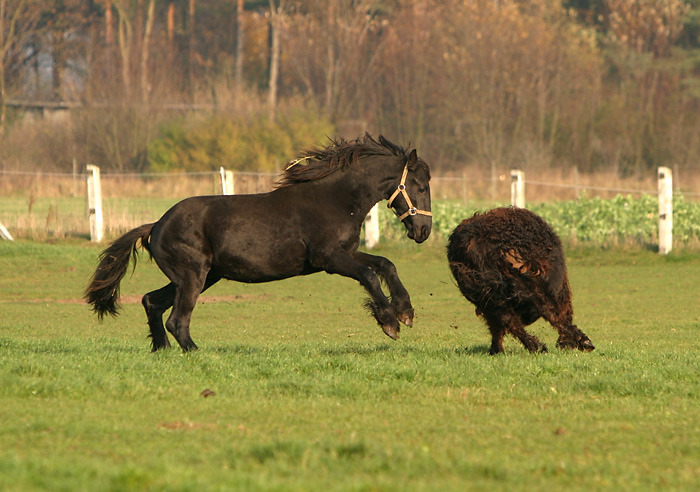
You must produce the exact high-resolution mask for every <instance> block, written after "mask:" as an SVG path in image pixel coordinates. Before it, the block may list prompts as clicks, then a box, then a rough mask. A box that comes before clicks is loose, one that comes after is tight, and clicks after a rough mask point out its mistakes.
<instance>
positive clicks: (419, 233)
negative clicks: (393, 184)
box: [387, 149, 433, 243]
mask: <svg viewBox="0 0 700 492" xmlns="http://www.w3.org/2000/svg"><path fill="white" fill-rule="evenodd" d="M387 206H388V207H389V208H392V209H394V212H395V213H396V215H398V216H399V219H400V220H401V221H403V223H404V226H406V230H407V231H408V237H410V238H411V239H413V240H414V241H415V242H417V243H422V242H423V241H425V240H426V239H428V236H430V231H431V229H432V226H433V214H432V213H431V211H430V169H429V168H428V165H427V164H426V163H425V161H423V160H422V159H420V158H419V157H418V154H417V153H416V150H415V149H413V150H412V151H411V152H410V153H409V155H408V159H407V160H406V164H405V166H404V168H403V172H402V174H401V181H400V182H399V184H398V186H397V188H396V190H395V191H394V193H393V194H392V195H391V196H390V197H389V203H388V204H387Z"/></svg>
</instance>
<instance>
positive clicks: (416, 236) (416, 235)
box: [408, 225, 432, 244]
mask: <svg viewBox="0 0 700 492" xmlns="http://www.w3.org/2000/svg"><path fill="white" fill-rule="evenodd" d="M431 229H432V227H431V225H422V226H414V227H411V228H410V229H409V230H408V237H409V238H411V239H413V240H414V241H415V242H417V243H418V244H420V243H422V242H423V241H425V240H426V239H428V238H429V237H430V230H431Z"/></svg>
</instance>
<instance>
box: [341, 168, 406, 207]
mask: <svg viewBox="0 0 700 492" xmlns="http://www.w3.org/2000/svg"><path fill="white" fill-rule="evenodd" d="M387 159H391V160H390V161H385V160H383V159H382V160H381V161H380V160H378V159H377V160H376V162H373V163H372V164H371V165H368V166H367V168H365V169H363V170H349V171H347V172H345V173H344V176H343V177H342V178H341V179H339V180H338V182H337V183H335V185H336V186H338V187H339V188H338V191H340V189H342V190H344V191H345V192H348V191H349V192H350V194H351V196H352V197H353V204H354V206H356V207H357V211H358V212H359V213H361V214H363V217H364V215H366V214H367V213H369V211H370V209H371V208H372V207H373V206H374V205H375V204H376V203H377V202H379V201H381V200H386V199H388V198H389V196H390V195H391V194H392V193H393V192H394V190H395V189H396V187H397V186H398V185H399V181H401V173H402V172H403V167H401V168H398V166H399V165H400V163H399V164H397V163H396V162H395V161H396V158H388V157H387ZM397 169H398V171H397Z"/></svg>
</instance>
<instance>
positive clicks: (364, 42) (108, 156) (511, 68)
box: [0, 0, 700, 176]
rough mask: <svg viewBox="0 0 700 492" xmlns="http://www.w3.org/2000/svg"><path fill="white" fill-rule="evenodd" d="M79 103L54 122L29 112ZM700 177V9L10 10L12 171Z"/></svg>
mask: <svg viewBox="0 0 700 492" xmlns="http://www.w3.org/2000/svg"><path fill="white" fill-rule="evenodd" d="M57 101H63V102H71V103H79V104H71V108H70V109H69V110H68V111H62V112H57V113H55V114H54V116H53V117H51V118H30V117H29V116H30V115H31V113H28V111H27V108H26V103H27V102H30V103H32V104H36V103H37V102H40V103H46V102H57ZM365 130H369V131H370V132H372V133H384V134H385V135H387V136H388V137H389V138H391V139H393V140H395V141H397V142H399V143H401V144H408V143H409V142H410V143H411V145H414V146H416V147H418V148H419V150H420V151H421V154H422V155H423V156H424V157H425V158H426V159H429V160H430V162H431V163H432V164H433V167H434V168H436V169H437V170H439V171H440V172H449V171H452V170H459V171H461V170H462V169H464V168H465V167H468V166H478V167H482V168H484V169H489V168H490V169H495V168H496V167H499V168H503V167H506V168H507V167H511V166H512V167H519V168H521V169H526V170H527V169H539V170H542V169H550V168H562V169H566V168H571V167H573V166H576V167H577V168H578V169H579V170H580V171H582V172H594V171H596V170H600V169H605V170H610V169H614V170H615V171H616V172H617V173H618V174H619V175H626V176H628V175H633V174H637V173H648V172H649V171H650V170H651V169H654V168H655V167H656V166H658V165H671V166H675V167H676V168H680V169H690V168H693V167H696V168H697V166H698V164H700V0H686V1H682V0H564V1H563V3H560V2H558V1H556V0H555V1H549V0H521V1H514V0H471V1H463V0H377V1H369V0H279V1H275V2H273V1H270V0H268V1H243V0H0V169H6V170H18V169H21V170H29V169H42V170H68V169H71V167H72V165H73V162H74V160H75V161H77V162H81V163H84V162H92V163H96V164H99V165H100V166H102V167H103V168H104V169H106V170H111V171H143V170H176V169H182V170H190V171H193V170H211V169H218V167H219V166H221V165H224V166H227V167H229V168H231V169H247V170H252V169H254V170H274V169H278V168H279V166H281V165H282V164H283V163H284V162H285V161H286V160H288V159H290V158H292V157H293V156H294V154H295V153H296V152H297V151H298V150H299V149H300V148H301V147H306V146H309V145H316V144H323V143H324V138H325V136H326V135H328V136H334V135H336V134H340V135H342V136H345V137H347V138H354V137H355V136H357V135H359V134H360V133H362V132H364V131H365Z"/></svg>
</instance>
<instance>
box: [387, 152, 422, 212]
mask: <svg viewBox="0 0 700 492" xmlns="http://www.w3.org/2000/svg"><path fill="white" fill-rule="evenodd" d="M406 176H408V163H406V165H405V166H404V168H403V174H402V175H401V182H400V183H399V186H397V187H396V190H394V193H392V194H391V196H390V197H389V203H387V205H386V206H387V207H388V208H393V203H394V200H396V197H397V196H399V194H401V195H403V198H404V200H406V205H408V210H406V212H404V213H403V214H402V215H399V213H398V212H397V211H396V210H394V213H395V214H396V215H398V216H399V220H401V221H403V220H404V219H405V218H406V217H408V216H409V215H417V214H420V215H428V216H430V217H432V216H433V214H432V212H430V211H429V210H419V209H417V208H416V207H414V206H413V202H412V201H411V197H409V196H408V192H407V191H406Z"/></svg>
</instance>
